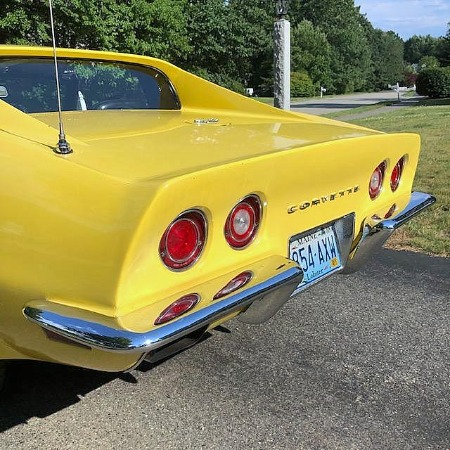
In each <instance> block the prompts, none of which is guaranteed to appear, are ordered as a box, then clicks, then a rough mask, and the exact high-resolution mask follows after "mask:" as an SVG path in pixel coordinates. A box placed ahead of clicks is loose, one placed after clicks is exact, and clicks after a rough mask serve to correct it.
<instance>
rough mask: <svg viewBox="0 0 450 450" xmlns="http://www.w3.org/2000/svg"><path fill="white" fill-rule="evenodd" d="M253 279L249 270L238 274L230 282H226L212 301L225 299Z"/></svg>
mask: <svg viewBox="0 0 450 450" xmlns="http://www.w3.org/2000/svg"><path fill="white" fill-rule="evenodd" d="M252 278H253V273H252V272H250V271H249V270H247V271H245V272H242V273H240V274H239V275H237V276H235V277H234V278H233V279H232V280H231V281H230V282H228V283H227V284H226V285H225V286H224V287H223V288H222V289H221V290H220V291H219V292H218V293H217V294H216V295H215V296H214V297H213V300H217V299H219V298H222V297H225V296H226V295H228V294H231V293H232V292H234V291H237V290H238V289H240V288H241V287H244V286H245V285H246V284H248V283H249V282H250V280H251V279H252Z"/></svg>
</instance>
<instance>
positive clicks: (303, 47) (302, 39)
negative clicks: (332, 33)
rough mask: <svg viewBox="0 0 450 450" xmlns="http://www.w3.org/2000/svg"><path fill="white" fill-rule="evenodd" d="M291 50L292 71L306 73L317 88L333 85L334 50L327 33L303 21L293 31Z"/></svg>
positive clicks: (307, 21)
mask: <svg viewBox="0 0 450 450" xmlns="http://www.w3.org/2000/svg"><path fill="white" fill-rule="evenodd" d="M291 49H292V62H291V68H292V71H294V72H306V73H307V74H308V75H309V77H310V78H311V80H312V82H313V83H314V84H315V85H316V87H318V86H326V87H328V86H329V85H330V84H331V55H332V48H331V46H330V44H329V43H328V41H327V37H326V35H325V33H323V32H322V31H320V30H319V29H317V28H316V27H314V25H313V24H312V22H310V21H309V20H302V21H301V22H300V23H299V24H298V25H296V26H294V28H293V29H292V37H291Z"/></svg>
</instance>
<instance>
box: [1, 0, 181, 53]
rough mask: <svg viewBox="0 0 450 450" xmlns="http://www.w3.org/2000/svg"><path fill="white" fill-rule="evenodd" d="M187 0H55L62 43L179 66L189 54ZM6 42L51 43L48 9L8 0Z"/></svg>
mask: <svg viewBox="0 0 450 450" xmlns="http://www.w3.org/2000/svg"><path fill="white" fill-rule="evenodd" d="M186 7H187V0H154V1H151V2H150V1H146V0H118V1H116V0H102V1H101V2H98V1H96V0H71V1H70V2H66V1H63V0H54V17H55V29H56V36H57V45H58V46H61V47H71V48H89V49H99V50H116V51H125V52H135V53H141V54H144V55H152V56H156V57H162V58H165V59H169V60H172V61H174V62H178V61H179V60H181V59H183V58H184V55H186V53H187V52H188V51H189V49H190V46H189V44H188V38H187V32H186V14H185V11H186ZM3 9H4V14H3V18H1V19H0V42H2V43H11V44H36V45H50V44H51V30H50V17H49V10H48V5H46V4H45V3H44V2H42V1H40V0H15V1H12V0H7V1H6V5H5V6H4V7H3Z"/></svg>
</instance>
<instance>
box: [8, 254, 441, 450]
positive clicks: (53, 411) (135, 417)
mask: <svg viewBox="0 0 450 450" xmlns="http://www.w3.org/2000/svg"><path fill="white" fill-rule="evenodd" d="M449 303H450V259H444V258H436V257H430V256H426V255H422V254H417V253H410V252H398V251H393V250H383V251H382V253H381V254H380V255H379V256H378V257H377V258H376V259H374V261H372V263H370V264H369V265H368V266H367V268H366V269H364V271H362V272H359V273H357V274H354V275H351V276H340V275H339V276H336V277H334V278H331V279H329V280H327V281H326V282H324V283H322V284H320V285H318V286H315V287H313V288H311V289H310V290H309V291H307V292H305V293H303V294H301V295H299V296H297V297H296V298H295V299H292V300H291V301H290V302H289V303H288V304H287V305H286V306H285V307H284V308H283V309H282V310H281V312H280V313H279V314H277V315H276V316H275V317H274V318H273V319H272V320H271V321H269V322H268V323H267V324H264V325H261V326H256V327H255V326H247V325H244V324H241V323H240V322H238V321H236V320H235V321H232V322H231V323H230V324H229V326H227V327H226V328H220V329H218V330H216V331H213V332H212V333H211V335H210V336H209V337H208V338H207V339H205V340H204V341H203V342H201V343H200V344H199V345H197V346H196V347H194V348H191V349H189V350H187V351H185V352H184V353H181V354H179V355H177V356H175V357H173V358H171V359H169V360H166V361H164V362H163V363H161V364H159V365H156V366H153V367H152V366H150V365H143V366H142V367H141V368H140V369H139V370H135V371H133V372H132V373H131V374H129V375H121V376H116V375H114V374H102V373H97V372H92V371H87V370H80V369H74V368H69V367H61V366H54V365H51V364H38V363H31V362H26V363H25V362H22V363H16V364H15V365H14V366H13V367H12V370H11V371H10V377H9V380H8V382H7V389H6V392H5V393H4V395H3V397H2V398H1V400H0V430H1V433H0V448H1V449H2V450H7V449H11V450H20V449H37V448H39V449H96V450H98V449H104V448H110V449H130V448H134V449H192V448H196V449H197V448H205V449H221V450H223V449H239V450H241V449H321V450H322V449H343V450H349V449H361V450H366V449H399V450H405V449H449V448H450V350H449V349H450V308H449V306H450V305H449Z"/></svg>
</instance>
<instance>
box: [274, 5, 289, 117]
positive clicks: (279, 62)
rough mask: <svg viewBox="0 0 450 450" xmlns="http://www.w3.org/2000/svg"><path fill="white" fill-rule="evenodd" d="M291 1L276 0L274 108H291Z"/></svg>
mask: <svg viewBox="0 0 450 450" xmlns="http://www.w3.org/2000/svg"><path fill="white" fill-rule="evenodd" d="M288 4H289V0H276V15H277V20H276V21H275V23H274V33H273V36H274V59H273V66H274V82H273V95H274V100H273V102H274V106H275V107H276V108H280V109H287V110H289V109H290V108H291V24H290V23H289V20H287V19H286V16H287V10H288Z"/></svg>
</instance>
